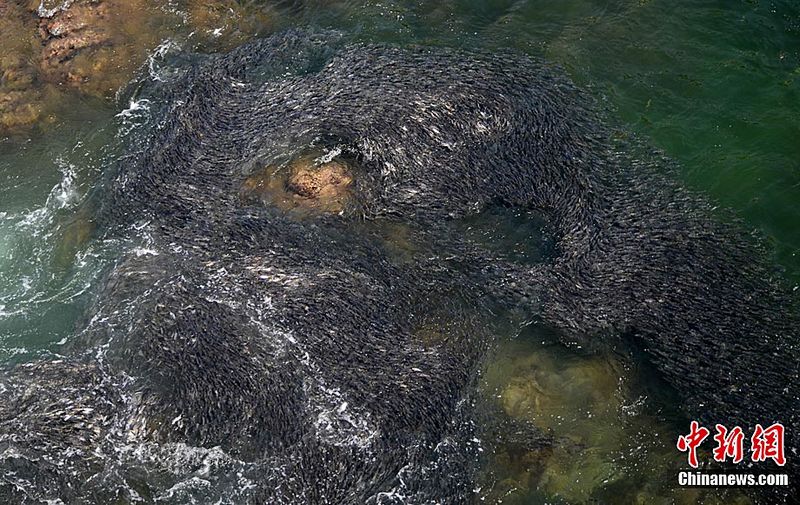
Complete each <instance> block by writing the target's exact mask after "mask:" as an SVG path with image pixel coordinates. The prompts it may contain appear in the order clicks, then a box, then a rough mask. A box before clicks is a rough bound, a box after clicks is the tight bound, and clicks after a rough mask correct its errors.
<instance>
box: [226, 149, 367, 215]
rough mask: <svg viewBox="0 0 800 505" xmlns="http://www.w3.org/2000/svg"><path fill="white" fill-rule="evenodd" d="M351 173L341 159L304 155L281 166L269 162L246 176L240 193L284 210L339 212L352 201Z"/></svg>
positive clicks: (248, 199)
mask: <svg viewBox="0 0 800 505" xmlns="http://www.w3.org/2000/svg"><path fill="white" fill-rule="evenodd" d="M352 184H353V174H352V171H351V169H350V167H349V166H348V165H347V164H345V163H344V162H342V161H338V160H333V161H326V162H321V161H318V160H317V159H315V158H314V156H303V157H300V158H297V159H296V160H294V161H292V162H290V163H289V164H288V165H286V166H284V167H275V166H274V165H269V166H267V167H265V168H264V169H263V170H261V171H259V172H257V173H255V174H253V175H251V176H250V177H248V178H247V179H246V180H245V181H244V182H243V184H242V187H241V191H240V195H241V197H242V198H243V199H244V200H246V201H253V200H258V201H260V202H261V203H263V204H265V205H274V206H276V207H279V208H281V209H284V210H293V209H296V210H300V211H312V212H327V213H339V212H342V211H344V210H345V208H346V207H347V205H348V204H349V203H350V202H351V201H352V198H353V195H352V189H351V187H352Z"/></svg>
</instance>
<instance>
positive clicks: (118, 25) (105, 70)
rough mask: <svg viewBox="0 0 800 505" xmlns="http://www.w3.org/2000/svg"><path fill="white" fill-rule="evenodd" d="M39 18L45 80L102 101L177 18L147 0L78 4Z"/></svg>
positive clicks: (128, 76) (100, 0) (98, 0)
mask: <svg viewBox="0 0 800 505" xmlns="http://www.w3.org/2000/svg"><path fill="white" fill-rule="evenodd" d="M38 14H39V16H40V19H39V37H40V39H41V43H42V45H43V47H42V54H41V63H40V67H41V71H42V75H43V77H44V78H46V79H47V80H49V81H50V82H54V83H57V84H59V85H63V86H67V87H71V88H75V89H77V90H79V91H80V92H81V93H85V94H88V95H92V96H98V97H103V98H109V97H112V96H113V95H114V93H115V92H116V91H117V90H118V89H119V88H120V87H121V86H122V85H123V84H125V83H126V82H128V81H129V80H130V79H131V78H132V77H133V74H134V72H135V70H136V69H137V68H139V67H140V66H141V65H142V63H144V61H145V59H146V57H147V55H148V53H149V52H150V51H152V50H153V49H154V48H155V47H156V46H157V45H158V44H159V42H160V41H161V40H162V38H163V37H165V36H166V35H167V34H168V33H169V31H170V30H169V28H170V26H175V25H176V19H177V17H176V16H175V15H174V14H172V15H171V14H169V13H167V12H166V11H165V10H163V9H161V8H160V7H159V5H158V3H156V2H149V1H146V0H124V1H123V0H79V1H76V2H73V3H71V4H68V6H66V8H62V9H54V10H53V11H43V10H39V11H38Z"/></svg>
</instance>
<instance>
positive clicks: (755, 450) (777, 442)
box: [677, 421, 786, 468]
mask: <svg viewBox="0 0 800 505" xmlns="http://www.w3.org/2000/svg"><path fill="white" fill-rule="evenodd" d="M715 428H716V433H715V434H714V437H713V440H714V442H715V443H716V445H715V447H714V449H713V451H712V455H713V456H714V461H717V462H720V463H724V462H726V461H728V459H730V460H731V461H732V462H733V463H739V462H741V461H742V460H743V459H744V431H743V430H742V428H740V427H739V426H734V427H733V429H731V430H728V428H726V427H725V426H723V425H721V424H717V425H715ZM710 434H711V432H710V431H709V429H708V428H705V427H703V426H700V423H698V422H697V421H692V422H691V423H690V425H689V433H688V434H686V435H681V436H679V437H678V444H677V446H678V450H679V451H681V452H687V453H688V455H687V459H688V461H689V466H691V467H692V468H697V467H698V466H699V462H698V461H697V448H698V447H699V446H700V444H702V443H703V441H705V439H706V438H708V436H709V435H710ZM783 441H784V427H783V425H782V424H780V423H775V424H773V425H772V426H770V427H768V428H764V427H762V426H761V425H760V424H756V427H755V430H753V435H752V437H750V452H751V458H750V459H752V460H753V461H754V462H760V461H766V460H768V459H772V460H773V461H774V462H775V464H776V465H778V466H784V465H785V464H786V457H785V456H784V450H783Z"/></svg>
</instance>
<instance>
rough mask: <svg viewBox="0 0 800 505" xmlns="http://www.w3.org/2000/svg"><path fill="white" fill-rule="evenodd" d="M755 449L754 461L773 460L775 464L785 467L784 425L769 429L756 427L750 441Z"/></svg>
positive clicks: (758, 425)
mask: <svg viewBox="0 0 800 505" xmlns="http://www.w3.org/2000/svg"><path fill="white" fill-rule="evenodd" d="M750 441H751V443H752V446H753V448H752V449H751V450H752V452H753V461H766V460H767V459H768V458H772V460H773V461H775V464H776V465H778V466H783V465H785V464H786V458H785V457H784V456H783V425H782V424H780V423H775V424H773V425H772V426H770V427H769V428H767V429H764V428H762V427H761V425H760V424H757V425H756V430H755V432H754V433H753V437H752V438H751V439H750Z"/></svg>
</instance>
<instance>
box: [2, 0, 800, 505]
mask: <svg viewBox="0 0 800 505" xmlns="http://www.w3.org/2000/svg"><path fill="white" fill-rule="evenodd" d="M165 5H166V2H165ZM277 11H278V12H279V13H280V14H281V16H282V19H281V21H280V23H278V25H280V26H281V27H286V26H309V25H311V26H316V27H324V28H334V29H339V30H342V31H344V32H346V33H347V34H349V35H350V36H352V37H353V38H354V39H356V40H363V41H371V42H386V43H391V44H398V45H411V44H426V45H438V46H452V47H466V48H482V49H489V50H492V49H497V50H500V49H514V50H517V51H522V52H525V53H528V54H531V55H535V56H538V57H542V58H545V59H547V60H549V61H551V62H554V63H557V64H559V65H561V66H562V67H563V68H564V69H565V71H566V72H567V74H568V75H570V76H571V78H572V79H573V80H574V81H575V82H576V83H578V84H579V85H580V86H581V87H583V88H585V89H587V90H588V91H589V93H590V94H591V95H593V96H594V97H595V99H596V100H597V102H598V105H599V107H601V108H603V109H605V110H606V111H608V113H609V115H610V116H611V117H612V118H614V120H615V121H617V123H618V126H619V127H620V128H621V129H623V130H624V131H626V132H628V133H629V134H635V135H639V136H642V137H644V138H646V139H647V140H648V142H649V144H650V145H652V146H653V147H654V148H656V149H659V150H661V151H663V153H664V154H666V155H667V156H668V157H670V158H672V159H674V160H676V161H677V163H678V165H679V169H680V171H679V176H680V177H681V178H682V180H683V181H684V183H685V184H686V185H688V186H689V187H691V188H693V189H695V190H697V191H698V192H701V193H703V194H705V195H707V197H708V198H710V199H712V200H713V201H714V202H716V203H718V204H719V206H720V208H727V209H730V210H732V212H733V214H734V215H735V216H736V218H738V219H741V220H742V221H743V222H744V223H745V225H746V226H747V228H749V229H752V230H754V233H755V234H756V236H757V238H758V240H761V241H763V242H764V243H765V244H766V246H767V248H768V251H769V254H770V255H771V258H772V261H773V263H774V267H775V271H776V275H778V276H780V277H782V278H783V279H785V281H786V284H787V286H788V287H789V288H790V289H791V288H794V289H797V286H798V284H800V225H799V224H800V4H797V3H793V2H789V1H772V2H761V1H756V0H750V1H737V0H730V1H721V0H719V1H685V0H681V1H677V0H672V1H664V0H661V1H659V0H636V1H620V0H612V1H599V0H597V1H592V0H563V1H558V2H555V1H550V2H545V1H534V0H528V1H525V0H519V1H511V0H488V1H475V0H470V1H467V0H460V1H458V0H441V1H435V2H434V1H420V2H410V1H400V0H395V1H392V0H385V1H373V2H355V1H344V2H337V1H332V0H316V1H313V0H308V1H306V2H303V1H301V0H298V1H296V2H288V3H285V5H284V4H279V5H278V7H277ZM177 42H179V43H180V42H182V41H180V40H178V41H177ZM64 101H65V103H64V104H63V107H62V109H63V110H62V111H61V113H60V114H58V116H57V117H56V120H55V122H54V123H53V124H50V125H47V127H44V128H42V129H41V130H37V131H36V132H35V133H32V134H29V135H23V136H14V137H8V138H5V139H0V360H3V361H20V360H26V359H31V358H32V357H35V356H38V355H42V354H52V353H55V354H57V353H59V351H60V349H61V348H62V346H63V345H64V344H65V343H67V342H68V340H69V337H70V335H72V334H73V333H74V331H75V329H76V328H79V327H80V326H81V324H82V323H83V317H84V315H83V314H84V310H85V308H86V306H87V305H88V303H90V301H91V298H92V295H93V293H94V292H95V289H96V287H97V286H98V285H99V283H100V278H101V275H102V272H103V269H104V268H106V267H107V266H108V265H110V264H111V263H112V262H113V261H114V257H115V256H114V251H115V249H116V248H117V244H114V243H99V242H98V241H97V240H96V239H95V238H94V236H93V234H92V228H91V213H92V208H91V202H89V201H88V200H89V199H88V195H89V194H90V192H91V191H92V190H93V189H94V190H97V191H100V192H102V185H101V174H102V173H103V170H104V169H105V168H107V167H108V166H109V165H110V164H111V163H112V162H113V160H114V157H115V156H117V155H119V153H120V152H122V150H123V149H124V147H125V146H123V145H119V144H120V142H119V136H118V134H117V130H118V128H119V127H120V126H121V125H122V126H124V123H125V121H124V117H121V116H118V115H119V113H120V112H121V110H123V109H125V108H127V107H128V106H129V104H128V103H125V102H124V100H120V101H119V103H109V102H102V101H99V100H94V99H92V100H89V99H85V98H81V97H80V96H78V95H74V96H73V95H71V94H68V95H65V98H64ZM139 127H142V128H146V127H148V125H141V126H139ZM510 226H512V227H513V226H514V223H510ZM521 236H524V233H522V234H521ZM488 239H489V240H491V237H489V238H488ZM534 247H535V246H533V245H532V246H531V250H532V251H533V249H534ZM520 254H521V255H522V256H536V254H535V252H530V253H526V252H525V251H522V252H520ZM500 340H501V344H500V345H499V346H498V349H497V350H496V352H495V353H494V354H493V355H492V356H491V357H490V358H488V359H487V363H486V365H485V368H484V370H483V376H482V379H481V390H482V391H483V392H484V393H485V396H486V397H487V398H490V399H492V400H491V401H495V402H496V404H497V405H498V406H499V407H500V408H502V409H504V410H505V411H506V413H508V414H510V415H515V416H517V417H520V418H527V419H529V420H532V421H534V422H535V423H539V424H540V425H541V427H542V428H543V429H548V430H551V431H553V432H554V433H555V434H556V435H558V436H559V437H562V438H563V439H566V440H569V441H570V443H564V444H562V445H560V446H558V447H557V448H555V449H554V451H553V454H546V455H541V454H539V455H535V454H533V455H531V454H523V455H520V454H518V453H517V454H513V455H509V454H503V453H502V452H497V453H496V454H493V455H491V456H489V457H487V462H486V465H487V475H489V477H487V482H489V484H487V491H486V495H487V501H490V502H501V501H502V502H504V503H587V502H590V501H591V500H601V502H602V503H606V502H608V503H636V502H638V503H738V502H737V501H735V500H737V499H739V498H737V497H736V496H727V497H719V496H717V495H716V494H714V493H711V494H709V495H706V494H704V493H700V492H697V491H680V492H677V491H674V490H670V489H669V486H668V485H667V482H669V480H670V479H674V478H675V475H674V473H669V472H670V471H671V470H669V469H671V468H673V467H674V465H676V464H677V462H679V460H680V458H681V456H680V455H678V454H676V453H675V451H674V450H673V447H674V435H675V430H676V426H678V424H677V423H679V422H681V420H680V417H679V416H677V415H676V414H675V413H674V412H673V411H672V409H671V408H670V407H669V402H670V395H669V394H668V393H663V394H661V393H660V392H659V387H660V385H659V384H658V383H657V382H655V383H653V382H652V381H653V380H655V379H653V378H652V377H649V376H648V374H647V371H643V370H639V369H638V368H637V367H636V365H635V364H631V363H627V362H625V361H624V360H623V359H621V358H620V357H617V356H613V355H608V356H586V355H583V354H580V353H578V352H575V351H570V350H566V349H563V348H561V347H559V346H558V345H557V344H555V342H556V340H557V339H556V338H554V337H553V336H552V335H550V334H549V330H547V329H543V328H538V327H536V326H535V325H532V326H528V327H525V328H523V330H521V331H518V330H513V331H511V330H510V331H509V332H508V335H501V336H500ZM570 444H572V445H570ZM576 447H580V448H581V450H577V449H576ZM665 468H667V469H668V470H666V471H665V470H664V469H665ZM742 503H746V500H744V501H742Z"/></svg>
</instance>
